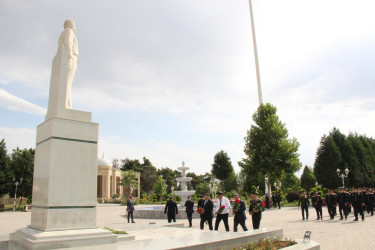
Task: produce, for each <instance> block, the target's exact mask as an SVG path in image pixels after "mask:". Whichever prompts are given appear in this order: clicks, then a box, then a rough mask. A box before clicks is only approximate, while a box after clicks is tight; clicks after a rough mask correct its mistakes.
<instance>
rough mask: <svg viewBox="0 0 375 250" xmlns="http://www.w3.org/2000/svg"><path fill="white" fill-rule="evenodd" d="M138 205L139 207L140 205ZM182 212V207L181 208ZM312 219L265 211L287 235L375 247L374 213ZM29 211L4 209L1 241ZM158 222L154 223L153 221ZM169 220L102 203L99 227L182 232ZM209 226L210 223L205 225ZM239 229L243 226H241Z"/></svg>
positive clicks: (268, 223)
mask: <svg viewBox="0 0 375 250" xmlns="http://www.w3.org/2000/svg"><path fill="white" fill-rule="evenodd" d="M136 209H137V207H136ZM180 212H182V211H180ZM309 213H310V220H308V221H302V220H301V218H302V216H301V210H298V209H297V208H296V207H292V208H281V209H280V210H279V209H275V210H274V209H271V210H267V211H265V212H264V213H263V218H262V221H261V227H279V228H283V229H284V237H288V238H294V239H298V238H302V237H303V235H304V232H305V231H306V230H310V231H312V235H311V238H312V239H313V240H314V241H317V242H319V243H320V244H321V249H323V250H324V249H333V250H334V249H344V250H345V249H348V250H351V249H356V250H357V249H364V250H365V249H375V216H374V217H371V216H369V215H367V214H366V216H365V217H366V218H365V221H364V222H362V221H359V222H353V221H352V220H353V215H352V214H351V215H350V216H349V218H348V220H347V221H339V220H338V217H336V218H335V220H334V221H330V220H329V219H328V215H327V214H328V213H327V208H325V207H324V208H323V218H324V220H323V221H316V220H315V219H316V213H315V210H314V209H313V208H310V209H309ZM30 214H31V213H29V212H27V213H25V212H3V213H0V241H4V240H8V238H9V236H8V234H9V233H11V232H14V231H15V230H16V229H19V228H22V227H26V226H27V225H29V224H30ZM150 221H151V222H155V223H156V224H152V225H150V224H149V222H150ZM181 222H184V223H185V228H182V229H185V230H187V231H186V233H187V234H188V232H190V233H191V231H189V230H199V219H194V220H193V227H192V228H188V227H187V225H188V222H187V220H178V221H177V223H181ZM213 222H215V219H214V221H213ZM167 224H168V223H167V219H165V220H148V219H147V220H146V219H137V220H136V223H134V224H132V223H129V224H128V223H127V218H126V216H125V207H123V206H119V205H113V204H99V205H98V209H97V225H98V226H99V227H104V226H108V227H111V228H115V229H118V230H125V231H128V232H129V233H130V234H132V232H134V233H135V234H139V236H142V238H147V237H149V238H153V237H157V235H158V234H159V235H160V236H163V235H170V234H171V233H172V232H176V233H178V234H181V233H183V232H184V231H183V230H181V228H168V227H166V228H163V230H161V229H159V228H162V227H164V226H165V225H167ZM246 225H247V226H248V228H249V229H251V227H252V226H251V217H250V216H248V220H247V221H246ZM229 226H230V229H231V231H232V230H233V218H229ZM140 230H146V232H147V230H149V232H150V234H149V235H147V233H141V232H139V231H140ZM205 230H208V227H207V226H205ZM219 231H225V230H224V225H223V224H222V223H221V225H220V228H219ZM239 231H240V232H241V231H242V228H241V227H239Z"/></svg>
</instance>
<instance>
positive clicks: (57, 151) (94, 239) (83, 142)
mask: <svg viewBox="0 0 375 250" xmlns="http://www.w3.org/2000/svg"><path fill="white" fill-rule="evenodd" d="M66 112H67V114H68V115H67V116H66V117H65V118H62V117H51V118H49V119H46V121H45V122H43V123H42V124H40V125H39V126H38V128H37V139H36V148H35V163H34V182H33V203H32V204H33V209H32V212H31V224H30V225H29V226H28V227H27V228H23V229H19V230H17V231H16V232H15V233H13V234H11V235H10V243H9V249H23V248H24V249H54V248H61V247H70V246H81V245H87V244H103V243H112V242H115V241H117V236H116V235H113V234H112V233H111V232H108V231H106V230H103V229H99V228H97V227H96V204H97V201H96V191H97V189H96V186H97V155H98V127H99V124H97V123H92V122H91V113H88V112H83V111H76V110H67V111H66ZM69 114H70V115H69ZM80 114H84V115H83V116H81V115H80ZM80 117H82V119H80ZM89 118H90V119H89Z"/></svg>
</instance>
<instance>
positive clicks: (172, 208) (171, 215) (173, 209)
mask: <svg viewBox="0 0 375 250" xmlns="http://www.w3.org/2000/svg"><path fill="white" fill-rule="evenodd" d="M167 211H168V214H167V215H168V223H171V222H172V220H173V222H176V214H178V208H177V203H176V202H175V201H174V200H173V196H172V195H171V196H169V201H168V202H167V204H166V205H165V209H164V214H166V213H167Z"/></svg>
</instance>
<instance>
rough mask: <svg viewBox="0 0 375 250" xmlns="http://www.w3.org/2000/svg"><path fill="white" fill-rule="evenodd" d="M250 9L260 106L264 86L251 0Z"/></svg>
mask: <svg viewBox="0 0 375 250" xmlns="http://www.w3.org/2000/svg"><path fill="white" fill-rule="evenodd" d="M249 8H250V21H251V31H252V34H253V47H254V57H255V70H256V72H257V84H258V99H259V105H261V104H262V103H263V98H262V85H261V84H260V73H259V61H258V49H257V39H256V37H255V25H254V17H253V5H252V3H251V0H249Z"/></svg>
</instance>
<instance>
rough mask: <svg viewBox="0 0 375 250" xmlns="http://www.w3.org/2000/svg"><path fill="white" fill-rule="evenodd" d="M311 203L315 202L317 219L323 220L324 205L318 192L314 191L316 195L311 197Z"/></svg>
mask: <svg viewBox="0 0 375 250" xmlns="http://www.w3.org/2000/svg"><path fill="white" fill-rule="evenodd" d="M311 203H312V204H313V206H314V208H315V211H316V216H317V220H323V213H322V212H323V211H322V206H323V200H322V198H321V197H320V195H319V193H318V192H315V193H314V196H313V197H312V198H311Z"/></svg>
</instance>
